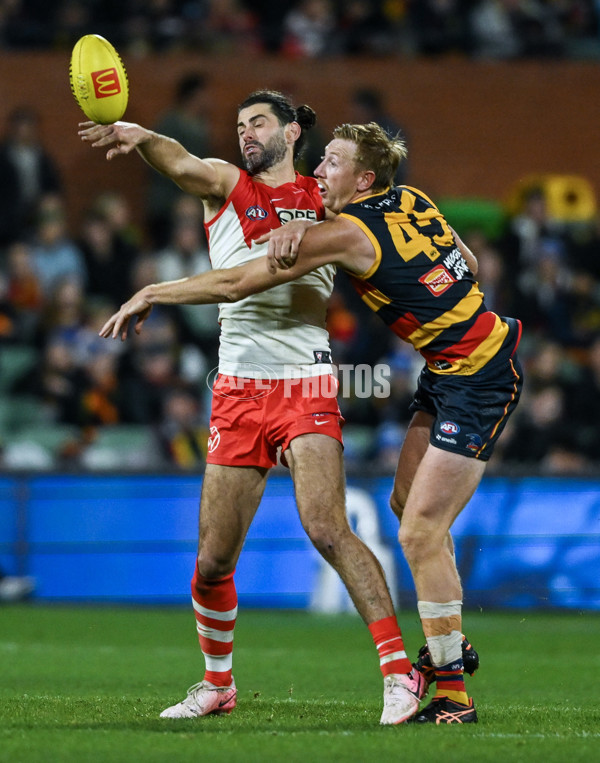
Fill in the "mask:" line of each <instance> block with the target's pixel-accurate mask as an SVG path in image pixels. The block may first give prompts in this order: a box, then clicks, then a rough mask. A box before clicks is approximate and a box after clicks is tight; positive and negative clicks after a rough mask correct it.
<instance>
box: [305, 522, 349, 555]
mask: <svg viewBox="0 0 600 763" xmlns="http://www.w3.org/2000/svg"><path fill="white" fill-rule="evenodd" d="M305 529H306V534H307V535H308V537H309V538H310V541H311V543H312V544H313V546H314V547H315V548H316V549H317V551H318V552H319V553H320V554H321V556H323V557H325V559H334V558H335V557H336V555H337V554H338V553H339V549H340V547H341V543H340V533H339V532H336V531H334V530H333V529H332V528H331V527H327V526H326V525H322V524H319V523H316V524H312V525H308V526H307V527H306V528H305Z"/></svg>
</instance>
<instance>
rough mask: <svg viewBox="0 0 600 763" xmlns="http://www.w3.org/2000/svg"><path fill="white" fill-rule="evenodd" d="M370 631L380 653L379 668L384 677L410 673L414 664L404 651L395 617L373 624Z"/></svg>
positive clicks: (385, 618)
mask: <svg viewBox="0 0 600 763" xmlns="http://www.w3.org/2000/svg"><path fill="white" fill-rule="evenodd" d="M369 630H370V631H371V635H372V636H373V641H374V642H375V646H376V647H377V651H378V652H379V667H380V668H381V672H382V673H383V675H384V676H387V675H389V674H390V673H410V671H411V670H412V664H411V662H410V660H409V659H408V657H407V656H406V652H405V651H404V642H403V641H402V634H401V633H400V627H399V626H398V621H397V620H396V617H395V615H390V617H384V618H383V619H382V620H377V621H376V622H374V623H371V625H369Z"/></svg>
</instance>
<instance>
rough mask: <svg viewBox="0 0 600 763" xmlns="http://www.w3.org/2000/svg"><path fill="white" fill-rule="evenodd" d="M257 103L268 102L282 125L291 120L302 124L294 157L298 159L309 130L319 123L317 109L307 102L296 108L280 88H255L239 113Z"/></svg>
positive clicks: (240, 106)
mask: <svg viewBox="0 0 600 763" xmlns="http://www.w3.org/2000/svg"><path fill="white" fill-rule="evenodd" d="M255 103H268V104H269V106H270V107H271V110H272V111H273V113H274V114H275V116H276V117H277V119H278V121H279V124H280V125H281V126H282V127H283V126H285V125H288V124H290V123H291V122H297V123H298V124H299V125H300V129H301V133H300V137H299V138H298V140H297V141H296V143H295V144H294V159H297V158H298V157H299V156H300V154H301V152H302V150H303V148H304V146H305V144H306V133H307V131H308V130H310V129H311V127H314V126H315V125H316V123H317V115H316V113H315V111H314V110H313V109H311V107H310V106H307V105H306V104H303V105H302V106H298V107H297V108H295V107H294V106H292V102H291V100H290V99H289V98H288V97H287V96H286V95H284V94H283V93H280V92H279V91H278V90H255V91H254V92H253V93H250V95H249V96H248V97H247V98H246V99H245V100H244V101H242V103H240V105H239V106H238V114H239V113H240V111H241V110H242V109H246V108H248V106H254V104H255Z"/></svg>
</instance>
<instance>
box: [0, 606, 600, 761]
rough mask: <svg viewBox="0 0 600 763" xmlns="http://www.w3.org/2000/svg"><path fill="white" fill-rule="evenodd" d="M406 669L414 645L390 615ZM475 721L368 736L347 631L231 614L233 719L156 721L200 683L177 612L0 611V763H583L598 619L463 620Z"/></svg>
mask: <svg viewBox="0 0 600 763" xmlns="http://www.w3.org/2000/svg"><path fill="white" fill-rule="evenodd" d="M400 619H401V622H402V626H403V629H404V634H405V641H406V644H407V648H408V649H409V651H410V652H412V654H415V653H416V650H417V649H418V647H419V646H420V643H421V640H422V637H421V636H420V629H419V624H418V621H417V620H416V617H415V615H414V614H413V613H406V614H402V613H401V615H400ZM465 630H466V632H467V634H468V635H469V638H470V639H471V640H472V641H473V643H474V644H475V645H476V647H477V649H478V650H479V652H480V654H481V663H482V665H481V669H480V671H479V672H478V673H477V675H476V676H475V677H474V678H472V679H469V678H467V681H468V687H469V689H470V691H471V693H472V695H473V696H474V698H475V701H476V703H477V709H478V712H479V717H480V722H479V724H477V725H472V726H464V727H458V726H451V727H431V726H426V727H423V726H406V725H404V726H400V727H391V728H390V727H381V726H379V724H378V721H379V715H380V712H381V677H380V674H379V670H378V665H377V659H376V655H375V651H374V647H373V646H372V642H371V639H370V636H369V633H368V631H367V630H366V628H365V627H364V626H363V625H362V622H361V621H360V620H359V619H358V618H356V617H353V616H350V615H344V616H311V615H308V614H306V613H300V612H285V613H275V612H256V611H242V613H241V616H240V618H239V620H238V626H237V629H236V650H235V676H236V681H237V684H238V689H239V694H238V698H239V699H238V707H237V709H236V710H235V712H234V713H233V714H232V715H230V716H224V717H208V718H203V719H200V720H190V721H169V720H160V719H159V718H158V714H159V712H160V711H161V710H162V709H163V708H164V707H165V706H166V705H167V704H171V703H172V702H175V701H178V700H180V699H182V697H183V696H184V694H185V689H186V688H187V686H188V685H189V684H191V683H194V682H195V681H197V680H199V679H200V678H201V677H202V676H201V674H202V669H201V664H202V660H201V655H200V653H199V649H198V647H197V644H196V640H195V630H194V620H193V615H192V614H191V612H190V611H187V610H179V609H130V608H123V609H115V608H101V607H98V608H94V607H82V608H68V607H58V606H55V607H42V606H35V605H31V606H5V607H2V608H0V761H2V763H4V762H5V761H6V762H7V763H8V762H10V763H30V761H40V762H41V761H44V763H54V762H55V761H56V762H57V763H61V762H62V761H79V762H82V763H87V762H88V761H115V762H120V761H123V762H127V763H137V761H139V762H140V763H146V761H149V762H151V763H154V761H156V762H158V761H165V762H166V763H176V762H178V761H194V763H195V762H196V761H197V762H198V763H200V762H204V761H207V762H209V763H213V762H214V763H228V762H229V761H235V762H236V763H237V762H238V761H240V762H243V763H252V762H253V761H282V762H283V763H293V762H295V761H298V762H300V761H302V762H304V761H307V762H308V763H319V761H368V762H370V761H373V763H376V761H387V760H389V761H392V760H393V761H397V760H400V761H403V762H405V763H411V762H412V761H419V763H421V761H423V762H424V763H428V762H429V761H438V760H439V761H443V762H444V763H446V762H447V763H453V762H454V761H464V762H465V763H470V761H494V762H496V761H526V762H527V763H531V762H532V761H544V762H545V763H554V762H556V763H565V761H568V762H569V763H572V762H573V761H592V760H597V759H599V758H600V699H599V698H600V692H599V690H598V678H599V677H600V651H599V650H598V643H600V616H599V615H598V614H597V613H594V614H590V613H571V614H537V613H532V612H527V613H522V612H508V613H506V612H505V613H487V612H469V613H467V614H466V617H465Z"/></svg>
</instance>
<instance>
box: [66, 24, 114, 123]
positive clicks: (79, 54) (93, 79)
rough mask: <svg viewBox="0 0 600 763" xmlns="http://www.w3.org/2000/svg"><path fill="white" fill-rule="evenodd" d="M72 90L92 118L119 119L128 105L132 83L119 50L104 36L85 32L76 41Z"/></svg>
mask: <svg viewBox="0 0 600 763" xmlns="http://www.w3.org/2000/svg"><path fill="white" fill-rule="evenodd" d="M69 79H70V81H71V90H72V91H73V95H74V96H75V100H76V101H77V103H78V104H79V106H80V107H81V110H82V111H83V113H84V114H85V115H86V117H87V118H88V119H91V120H92V122H98V123H99V124H103V125H108V124H112V122H117V121H118V120H119V119H121V117H122V116H123V114H124V113H125V109H126V108H127V100H128V98H129V85H128V83H127V74H126V72H125V67H124V66H123V62H122V61H121V59H120V58H119V54H118V53H117V51H116V50H115V49H114V47H113V46H112V45H111V44H110V42H109V41H108V40H105V39H104V37H100V35H99V34H86V35H85V36H84V37H82V38H81V39H79V40H78V41H77V42H76V43H75V47H74V48H73V52H72V53H71V65H70V67H69Z"/></svg>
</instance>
